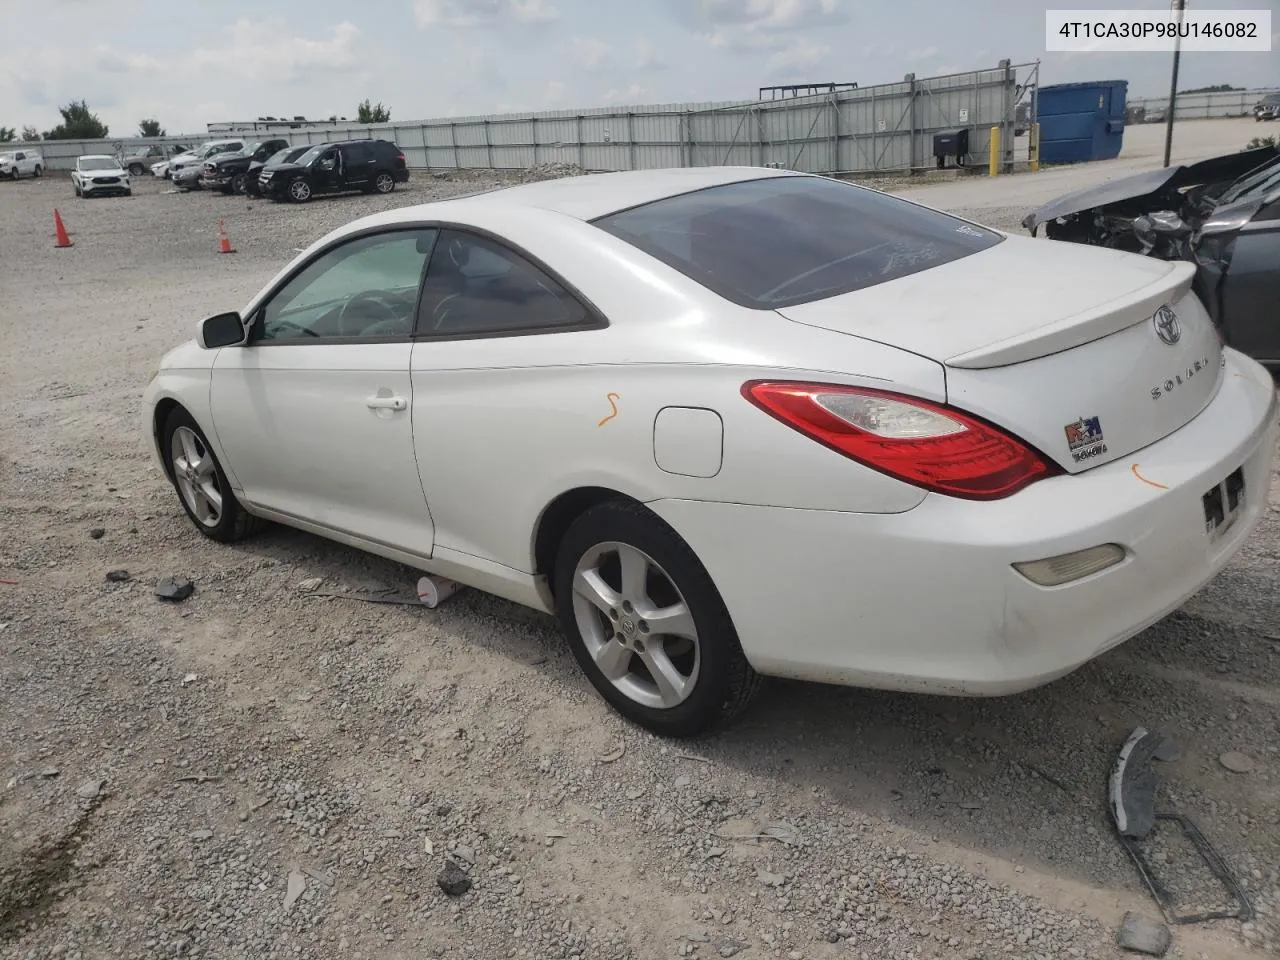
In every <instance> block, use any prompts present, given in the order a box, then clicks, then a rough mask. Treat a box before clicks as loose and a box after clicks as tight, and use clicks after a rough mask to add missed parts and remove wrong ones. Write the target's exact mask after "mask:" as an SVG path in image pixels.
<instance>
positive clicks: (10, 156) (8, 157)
mask: <svg viewBox="0 0 1280 960" xmlns="http://www.w3.org/2000/svg"><path fill="white" fill-rule="evenodd" d="M12 159H13V154H12V153H0V160H12Z"/></svg>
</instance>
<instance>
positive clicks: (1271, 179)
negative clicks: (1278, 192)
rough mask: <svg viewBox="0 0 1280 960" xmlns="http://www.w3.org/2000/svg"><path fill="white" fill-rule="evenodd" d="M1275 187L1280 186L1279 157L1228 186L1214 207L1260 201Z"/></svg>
mask: <svg viewBox="0 0 1280 960" xmlns="http://www.w3.org/2000/svg"><path fill="white" fill-rule="evenodd" d="M1277 186H1280V157H1276V158H1275V159H1274V160H1269V161H1267V162H1266V163H1264V164H1263V165H1262V166H1261V167H1259V168H1258V169H1257V170H1254V171H1252V172H1251V173H1247V174H1245V175H1244V176H1243V177H1241V178H1240V179H1239V180H1237V181H1236V182H1235V183H1233V184H1232V185H1231V186H1229V187H1228V188H1227V189H1226V190H1224V191H1223V192H1222V196H1221V197H1219V198H1218V202H1217V204H1215V206H1219V207H1223V206H1226V205H1227V204H1228V203H1235V202H1236V201H1238V200H1261V199H1262V198H1263V197H1265V196H1266V195H1267V194H1269V193H1270V192H1271V191H1272V190H1274V189H1275V188H1276V187H1277Z"/></svg>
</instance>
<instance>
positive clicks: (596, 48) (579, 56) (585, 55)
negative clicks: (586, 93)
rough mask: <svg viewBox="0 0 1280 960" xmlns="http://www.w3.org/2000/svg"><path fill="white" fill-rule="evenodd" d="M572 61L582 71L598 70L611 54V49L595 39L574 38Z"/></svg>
mask: <svg viewBox="0 0 1280 960" xmlns="http://www.w3.org/2000/svg"><path fill="white" fill-rule="evenodd" d="M571 46H572V48H573V60H574V62H575V63H577V64H578V66H580V67H582V69H583V70H598V69H600V67H601V66H603V65H604V63H605V61H606V59H607V58H608V57H609V56H610V55H611V54H612V53H613V47H611V46H609V44H607V43H605V42H604V41H603V40H597V39H596V38H595V37H574V38H573V41H572V43H571Z"/></svg>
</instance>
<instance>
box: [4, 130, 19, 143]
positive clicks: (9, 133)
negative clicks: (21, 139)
mask: <svg viewBox="0 0 1280 960" xmlns="http://www.w3.org/2000/svg"><path fill="white" fill-rule="evenodd" d="M16 139H18V131H17V130H15V129H13V127H0V143H13V141H14V140H16Z"/></svg>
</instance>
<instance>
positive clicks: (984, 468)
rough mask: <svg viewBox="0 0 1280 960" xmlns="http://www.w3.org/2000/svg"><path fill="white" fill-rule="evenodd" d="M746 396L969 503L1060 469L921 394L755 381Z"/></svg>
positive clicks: (855, 454) (848, 450)
mask: <svg viewBox="0 0 1280 960" xmlns="http://www.w3.org/2000/svg"><path fill="white" fill-rule="evenodd" d="M742 395H743V396H744V397H746V398H747V399H748V400H750V401H751V402H752V403H754V404H755V405H756V406H758V407H759V408H760V409H762V410H764V411H765V412H766V413H768V414H770V415H771V416H773V417H776V418H777V419H778V420H781V421H782V422H783V423H785V424H786V425H787V426H789V427H792V428H794V429H795V430H798V431H800V432H801V433H803V434H805V435H806V436H808V437H811V438H813V439H814V440H817V441H818V442H819V443H821V444H824V445H826V446H828V447H830V448H831V449H832V450H835V451H836V452H837V453H842V454H844V455H845V456H846V457H849V458H850V459H851V460H856V461H858V462H859V463H862V464H865V465H866V466H868V467H871V468H872V469H874V470H879V471H880V472H881V473H886V474H888V475H889V476H891V477H897V478H898V479H899V480H904V481H906V482H907V483H912V484H915V485H916V486H918V487H923V488H924V489H926V490H932V491H934V492H937V493H945V494H948V495H949V496H953V497H963V498H965V499H968V500H996V499H999V498H1000V497H1007V496H1009V495H1010V494H1013V493H1016V492H1017V491H1019V490H1021V489H1022V488H1023V487H1025V486H1027V485H1028V484H1030V483H1034V482H1035V481H1037V480H1042V479H1044V478H1045V477H1050V476H1054V475H1055V474H1058V473H1061V472H1062V471H1061V470H1060V469H1059V468H1058V467H1057V466H1056V465H1054V464H1052V463H1050V462H1049V461H1048V460H1046V459H1045V458H1044V457H1043V456H1041V455H1040V454H1039V453H1037V452H1036V451H1035V450H1033V449H1031V448H1030V447H1028V446H1027V445H1026V444H1024V443H1022V442H1021V441H1019V440H1017V439H1015V438H1014V437H1011V436H1009V435H1008V434H1006V433H1004V432H1003V431H1001V430H998V429H996V428H995V427H993V426H991V425H990V424H988V423H985V422H983V421H981V420H979V419H977V418H976V417H972V416H969V415H968V414H965V413H961V412H960V411H958V410H954V409H952V408H951V407H948V406H944V405H943V404H937V403H931V402H929V401H928V400H921V399H919V398H917V397H908V396H904V395H902V394H897V393H889V392H888V391H883V390H866V389H863V388H861V387H847V386H837V385H834V384H824V383H793V382H780V381H772V380H753V381H751V382H749V383H745V384H743V386H742Z"/></svg>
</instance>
